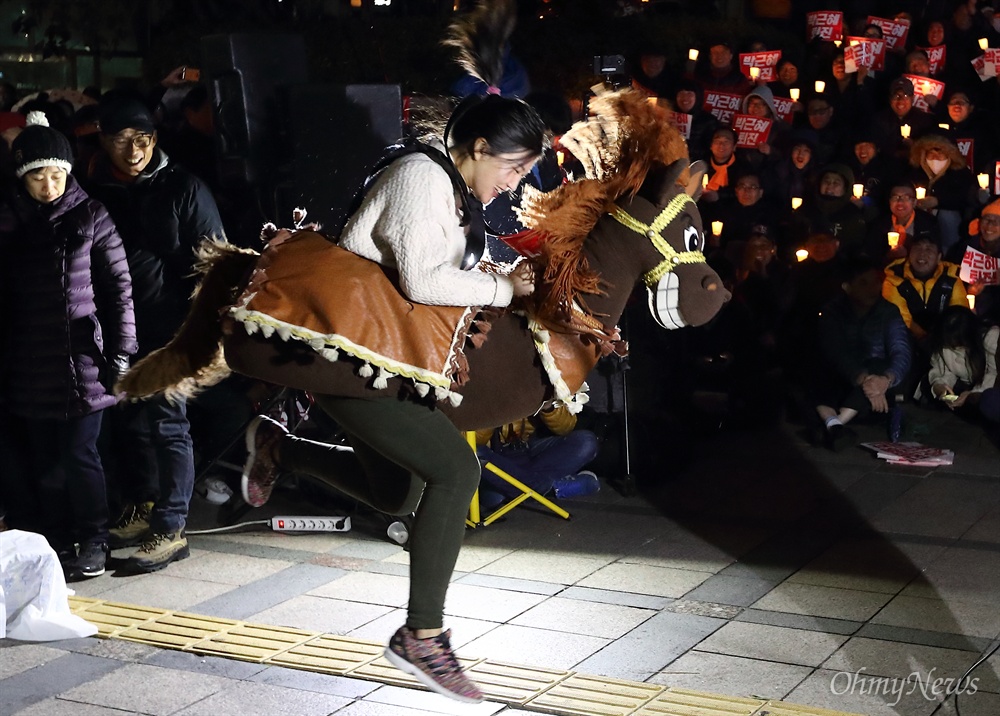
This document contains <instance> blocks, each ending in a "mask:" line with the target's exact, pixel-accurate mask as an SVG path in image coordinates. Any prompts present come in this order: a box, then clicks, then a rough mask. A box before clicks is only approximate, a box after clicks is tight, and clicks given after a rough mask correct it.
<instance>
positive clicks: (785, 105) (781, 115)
mask: <svg viewBox="0 0 1000 716" xmlns="http://www.w3.org/2000/svg"><path fill="white" fill-rule="evenodd" d="M794 110H795V100H793V99H792V98H791V97H775V98H774V113H775V114H776V115H777V116H778V119H780V120H781V121H783V122H791V121H792V112H793V111H794Z"/></svg>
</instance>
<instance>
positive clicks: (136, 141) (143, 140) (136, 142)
mask: <svg viewBox="0 0 1000 716" xmlns="http://www.w3.org/2000/svg"><path fill="white" fill-rule="evenodd" d="M111 142H112V144H114V145H115V149H131V148H132V147H133V146H135V147H138V148H139V149H146V148H147V147H149V145H150V144H152V143H153V135H152V134H134V135H132V136H131V137H119V136H116V137H115V138H114V139H112V140H111Z"/></svg>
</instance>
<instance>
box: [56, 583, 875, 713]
mask: <svg viewBox="0 0 1000 716" xmlns="http://www.w3.org/2000/svg"><path fill="white" fill-rule="evenodd" d="M69 604H70V609H71V610H72V611H73V613H74V614H76V615H77V616H80V617H82V618H84V619H86V620H87V621H89V622H91V623H92V624H94V625H96V626H97V629H98V633H97V635H98V636H99V637H102V638H105V639H127V640H129V641H137V642H142V643H143V644H151V645H153V646H158V647H161V648H164V649H177V650H180V651H190V652H194V653H197V654H211V655H214V656H223V657H228V658H231V659H240V660H243V661H254V662H257V663H261V664H274V665H276V666H285V667H289V668H293V669H302V670H305V671H315V672H319V673H325V674H336V675H338V676H351V677H355V678H359V679H365V680H367V681H377V682H380V683H385V684H395V685H398V686H406V687H411V688H423V687H422V686H420V685H419V684H418V683H417V681H416V680H415V679H414V678H412V677H411V676H409V675H407V674H404V673H403V672H401V671H399V670H398V669H396V668H395V667H393V666H392V665H391V664H389V662H388V661H386V660H385V659H384V658H383V657H382V650H383V648H384V647H383V645H382V644H378V643H376V642H369V641H362V640H360V639H352V638H351V637H346V636H337V635H335V634H321V633H319V632H311V631H306V630H304V629H291V628H286V627H273V626H266V625H263V624H250V623H247V622H243V621H237V620H234V619H218V618H215V617H204V616H199V615H197V614H187V613H185V612H179V611H171V610H169V609H154V608H151V607H141V606H135V605H132V604H119V603H116V602H107V601H104V600H101V599H90V598H86V597H70V600H69ZM459 661H460V662H461V664H462V666H463V667H464V668H465V669H466V670H467V671H468V672H469V675H470V676H471V677H472V678H473V679H474V680H475V681H476V683H477V684H479V686H480V687H481V688H482V690H483V692H484V693H485V694H486V696H487V698H489V699H491V700H493V701H497V702H501V703H506V704H510V705H513V706H517V707H519V708H522V709H527V710H531V711H538V712H541V713H546V714H556V715H557V716H858V715H857V714H848V713H846V712H844V711H830V710H828V709H821V708H812V707H809V706H800V705H797V704H788V703H785V702H783V701H767V700H763V699H747V698H739V697H736V696H723V695H721V694H709V693H704V692H701V691H690V690H688V689H679V688H673V687H667V686H659V685H657V684H646V683H641V682H635V681H620V680H617V679H609V678H605V677H601V676H590V675H587V674H578V673H576V672H573V671H562V670H558V669H544V668H537V667H532V666H521V665H517V664H504V663H501V662H496V661H489V660H487V659H468V658H462V657H460V658H459Z"/></svg>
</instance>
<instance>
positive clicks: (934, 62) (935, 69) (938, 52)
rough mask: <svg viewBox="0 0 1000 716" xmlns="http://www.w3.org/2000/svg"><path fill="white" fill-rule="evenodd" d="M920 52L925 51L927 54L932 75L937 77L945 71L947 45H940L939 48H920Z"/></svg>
mask: <svg viewBox="0 0 1000 716" xmlns="http://www.w3.org/2000/svg"><path fill="white" fill-rule="evenodd" d="M917 49H918V50H923V51H924V52H925V53H927V61H928V62H929V63H930V66H931V74H932V75H936V74H938V73H940V72H942V71H944V59H945V52H946V51H947V47H946V46H945V45H938V46H937V47H918V48H917Z"/></svg>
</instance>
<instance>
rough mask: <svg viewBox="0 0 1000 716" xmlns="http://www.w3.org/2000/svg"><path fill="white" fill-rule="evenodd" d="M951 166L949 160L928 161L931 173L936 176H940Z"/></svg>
mask: <svg viewBox="0 0 1000 716" xmlns="http://www.w3.org/2000/svg"><path fill="white" fill-rule="evenodd" d="M948 164H950V162H949V161H948V160H947V159H928V160H927V166H928V167H930V169H931V171H932V172H934V174H935V175H937V174H940V173H941V172H943V171H944V170H945V168H946V167H947V166H948Z"/></svg>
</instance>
